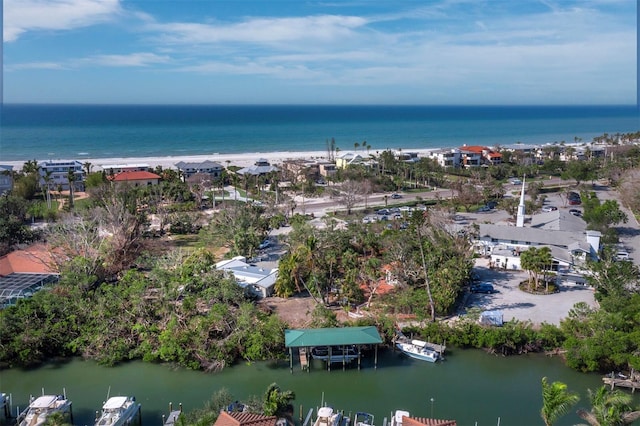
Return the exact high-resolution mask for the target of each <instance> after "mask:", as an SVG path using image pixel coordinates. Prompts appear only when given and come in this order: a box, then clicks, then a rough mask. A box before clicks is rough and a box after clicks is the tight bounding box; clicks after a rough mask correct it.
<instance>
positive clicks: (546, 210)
mask: <svg viewBox="0 0 640 426" xmlns="http://www.w3.org/2000/svg"><path fill="white" fill-rule="evenodd" d="M556 210H558V208H557V207H556V206H544V207H543V208H542V211H543V212H554V211H556Z"/></svg>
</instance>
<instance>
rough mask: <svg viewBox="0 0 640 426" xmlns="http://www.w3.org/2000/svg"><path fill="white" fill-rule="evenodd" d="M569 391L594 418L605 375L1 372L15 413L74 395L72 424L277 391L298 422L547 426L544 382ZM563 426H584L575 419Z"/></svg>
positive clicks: (459, 359) (467, 365)
mask: <svg viewBox="0 0 640 426" xmlns="http://www.w3.org/2000/svg"><path fill="white" fill-rule="evenodd" d="M544 376H546V377H548V380H549V381H550V382H551V381H556V380H559V381H562V382H565V383H567V384H568V386H569V389H570V390H573V391H576V392H578V393H579V394H580V395H581V401H580V403H579V404H578V406H579V407H585V408H588V407H589V405H588V400H587V396H586V395H587V389H588V388H591V389H594V390H595V389H596V388H597V387H598V386H600V385H601V383H602V381H601V377H600V375H593V374H581V373H578V372H575V371H572V370H570V369H569V368H567V367H565V366H564V365H563V364H562V362H561V361H560V360H559V359H557V358H549V357H545V356H542V355H525V356H517V357H508V358H504V357H499V356H493V355H488V354H486V353H484V352H482V351H478V350H466V351H465V350H452V351H448V356H447V359H446V361H445V362H442V363H438V364H431V363H427V362H423V361H416V360H412V359H409V358H406V357H405V356H403V355H401V354H400V353H398V352H394V351H390V350H389V351H380V353H379V358H378V368H377V369H374V368H373V365H372V359H370V358H369V359H366V360H364V361H363V365H362V369H361V370H359V371H358V369H357V368H356V367H355V363H354V366H352V367H347V369H346V371H343V370H342V365H338V364H333V367H332V371H331V372H327V371H326V370H325V369H324V367H323V363H322V362H319V361H314V363H313V364H312V369H311V371H310V372H308V373H307V372H303V371H301V370H300V369H299V366H298V365H297V364H294V372H293V374H291V372H290V370H289V363H288V361H280V362H259V363H251V364H249V363H241V364H238V365H235V366H233V367H230V368H227V369H225V370H224V371H222V372H220V373H203V372H196V371H188V370H183V369H176V368H171V367H169V366H167V365H157V364H148V363H143V362H139V361H136V362H130V363H127V364H123V365H120V366H118V367H113V368H107V367H100V366H98V365H96V364H95V363H94V362H91V361H83V360H79V359H77V360H72V361H70V362H66V363H62V364H49V365H46V366H43V367H41V368H37V369H31V370H21V369H12V370H5V371H2V372H0V391H2V392H5V393H11V394H12V396H13V410H14V413H15V410H16V406H19V407H20V408H21V409H22V408H24V407H25V405H26V404H27V402H28V398H29V395H30V394H33V395H39V394H40V393H41V392H42V390H41V389H42V388H44V389H45V392H46V393H48V394H59V393H62V392H63V389H64V390H65V391H66V394H67V397H68V398H69V399H70V400H72V401H73V416H74V424H76V425H89V424H91V425H92V424H93V419H94V416H95V411H96V410H98V409H100V407H101V405H102V402H103V401H104V400H105V399H106V396H107V393H108V392H110V395H111V396H115V395H134V396H135V397H136V398H137V400H138V401H139V402H140V403H141V404H142V424H143V425H161V423H162V415H163V414H165V415H166V414H167V412H168V410H169V403H170V402H171V403H173V405H174V408H176V407H177V406H178V404H179V403H182V405H183V407H184V409H185V410H192V409H194V408H199V407H201V406H202V405H203V404H204V402H205V401H206V400H208V399H209V398H210V396H211V395H212V394H213V393H214V392H216V391H217V390H219V389H222V388H226V389H227V390H228V391H230V392H231V394H232V395H233V396H234V397H235V398H236V399H238V400H243V399H245V398H247V397H249V396H252V395H262V394H263V392H264V391H265V390H266V388H267V386H268V385H269V384H270V383H273V382H276V383H277V384H278V385H279V386H280V388H281V389H283V390H292V391H294V392H295V394H296V399H295V401H294V404H295V406H296V413H295V415H296V417H298V416H300V413H299V411H300V406H302V411H303V412H304V413H306V412H307V411H308V409H309V408H312V407H317V406H319V405H320V404H322V402H323V401H324V402H325V403H326V404H327V405H331V406H333V407H334V408H335V409H338V410H344V411H345V413H349V412H351V413H355V412H356V411H366V412H369V413H372V414H374V415H375V424H376V425H380V426H381V425H382V424H383V418H384V417H387V418H390V413H391V412H392V411H394V410H398V409H402V410H407V411H409V412H410V413H411V414H412V415H415V416H420V417H435V418H440V419H455V420H457V422H458V425H478V426H482V425H497V424H500V425H539V424H542V421H541V420H540V416H539V412H540V407H541V400H542V397H541V384H540V382H541V379H542V377H544ZM574 412H575V410H572V414H570V415H567V416H565V417H563V418H562V419H561V420H560V421H559V422H558V423H557V424H558V425H572V424H576V423H580V419H579V418H578V417H577V416H576V415H575V414H573V413H574Z"/></svg>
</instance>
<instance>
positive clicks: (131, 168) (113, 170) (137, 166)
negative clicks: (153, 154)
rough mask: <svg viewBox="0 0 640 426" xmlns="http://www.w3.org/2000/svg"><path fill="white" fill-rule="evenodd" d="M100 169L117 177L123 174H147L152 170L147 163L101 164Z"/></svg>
mask: <svg viewBox="0 0 640 426" xmlns="http://www.w3.org/2000/svg"><path fill="white" fill-rule="evenodd" d="M99 167H100V169H101V170H103V171H104V172H105V173H106V174H108V175H115V174H118V173H122V172H146V171H148V170H149V169H150V168H151V167H150V166H149V164H147V163H131V164H100V165H99Z"/></svg>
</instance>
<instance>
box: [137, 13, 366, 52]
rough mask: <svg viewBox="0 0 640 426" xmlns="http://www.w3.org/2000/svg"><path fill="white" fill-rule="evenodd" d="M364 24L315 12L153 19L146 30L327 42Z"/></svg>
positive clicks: (211, 40) (212, 40) (177, 37)
mask: <svg viewBox="0 0 640 426" xmlns="http://www.w3.org/2000/svg"><path fill="white" fill-rule="evenodd" d="M366 24H367V20H366V19H365V18H362V17H356V16H337V15H318V16H306V17H288V18H250V19H247V20H245V21H243V22H238V23H213V24H201V23H188V22H174V23H166V24H163V23H153V24H148V25H147V30H150V31H154V32H158V33H159V35H158V38H159V40H161V41H162V42H164V43H175V44H218V43H251V44H257V45H267V44H281V43H291V42H293V43H309V42H321V43H331V42H336V41H339V40H344V38H345V37H351V36H353V35H354V30H356V29H358V28H360V27H363V26H364V25H366Z"/></svg>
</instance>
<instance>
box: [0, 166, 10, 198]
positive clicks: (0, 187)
mask: <svg viewBox="0 0 640 426" xmlns="http://www.w3.org/2000/svg"><path fill="white" fill-rule="evenodd" d="M12 189H13V166H7V165H4V164H0V195H2V194H4V193H5V192H9V191H11V190H12Z"/></svg>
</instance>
